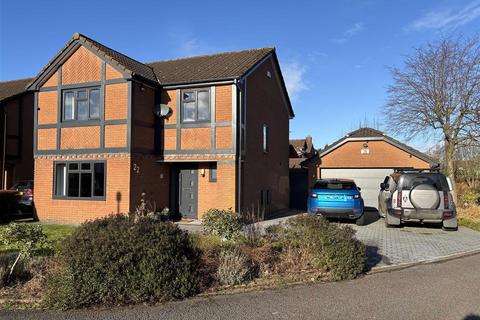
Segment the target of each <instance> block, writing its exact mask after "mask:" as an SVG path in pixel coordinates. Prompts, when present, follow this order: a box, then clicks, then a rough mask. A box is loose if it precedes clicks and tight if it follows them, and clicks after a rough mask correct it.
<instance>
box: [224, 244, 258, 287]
mask: <svg viewBox="0 0 480 320" xmlns="http://www.w3.org/2000/svg"><path fill="white" fill-rule="evenodd" d="M217 278H218V282H219V283H220V284H222V285H229V286H230V285H236V284H241V283H243V282H245V281H248V280H250V279H252V278H253V268H252V266H251V264H250V261H249V260H248V258H247V256H246V255H245V254H244V253H243V252H242V251H241V250H240V249H239V248H238V247H225V248H224V249H223V250H222V251H221V252H220V262H219V266H218V270H217Z"/></svg>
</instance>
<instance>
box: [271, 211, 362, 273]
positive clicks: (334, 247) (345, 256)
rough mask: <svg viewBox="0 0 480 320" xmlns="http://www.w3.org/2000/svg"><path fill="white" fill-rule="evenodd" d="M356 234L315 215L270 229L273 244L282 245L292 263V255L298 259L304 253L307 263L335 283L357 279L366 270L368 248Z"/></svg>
mask: <svg viewBox="0 0 480 320" xmlns="http://www.w3.org/2000/svg"><path fill="white" fill-rule="evenodd" d="M354 235H355V231H354V230H353V229H352V228H350V227H349V226H338V225H336V224H332V223H329V222H328V221H327V220H325V219H324V218H317V217H314V216H312V215H306V216H300V217H296V218H292V219H289V220H288V221H287V222H286V224H285V226H279V227H275V228H270V229H269V230H267V236H268V237H269V238H270V239H271V241H272V243H274V245H277V246H278V245H280V246H281V247H282V248H283V249H282V250H283V252H284V253H286V255H287V258H288V259H290V260H292V257H291V253H292V252H293V253H295V256H297V257H298V256H300V254H301V255H302V256H303V258H304V260H306V261H305V264H311V265H313V266H315V267H316V268H319V269H321V270H324V271H326V272H329V273H330V274H331V275H332V278H333V279H334V280H343V279H353V278H355V277H356V276H357V275H359V274H360V273H362V272H363V270H364V267H365V246H364V245H363V244H362V243H361V242H360V241H358V240H356V239H355V238H354ZM289 255H290V256H289ZM292 261H293V260H292ZM295 263H299V261H298V260H296V262H295Z"/></svg>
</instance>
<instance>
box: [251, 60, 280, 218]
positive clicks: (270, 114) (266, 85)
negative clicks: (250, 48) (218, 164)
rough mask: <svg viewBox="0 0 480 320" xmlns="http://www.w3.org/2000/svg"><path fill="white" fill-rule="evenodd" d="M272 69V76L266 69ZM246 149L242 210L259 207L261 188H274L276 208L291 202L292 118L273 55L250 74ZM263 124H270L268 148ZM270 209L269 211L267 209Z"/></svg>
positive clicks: (273, 203) (273, 204)
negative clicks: (290, 127)
mask: <svg viewBox="0 0 480 320" xmlns="http://www.w3.org/2000/svg"><path fill="white" fill-rule="evenodd" d="M267 71H270V72H271V74H272V77H271V78H268V77H267V75H266V73H267ZM246 101H247V110H246V113H247V118H246V153H245V162H244V164H243V168H242V181H243V183H242V195H243V197H242V210H244V211H255V212H258V211H259V206H260V193H261V190H270V192H271V204H270V206H269V208H267V211H270V212H274V211H277V210H282V209H286V208H288V206H289V190H288V187H289V186H288V184H289V178H288V170H289V169H288V153H289V141H288V136H289V118H288V112H287V106H286V105H285V103H284V101H283V100H282V90H281V87H280V86H279V84H278V82H277V80H276V69H275V66H274V64H273V61H272V60H271V59H269V60H267V61H265V62H264V63H263V64H262V65H261V66H260V67H259V68H258V69H257V70H256V71H254V73H253V74H251V75H250V76H249V77H248V78H247V97H246ZM263 124H266V125H268V131H269V141H268V142H269V143H268V152H267V153H264V152H263V149H262V137H263V133H262V131H263ZM267 213H268V212H267Z"/></svg>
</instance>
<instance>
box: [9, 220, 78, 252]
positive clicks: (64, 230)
mask: <svg viewBox="0 0 480 320" xmlns="http://www.w3.org/2000/svg"><path fill="white" fill-rule="evenodd" d="M21 223H31V222H21ZM5 226H6V225H0V229H2V228H5ZM42 226H43V231H44V232H45V234H46V235H47V237H48V240H50V241H52V243H53V244H54V245H56V244H58V243H59V242H60V241H61V240H63V239H64V238H65V237H67V236H68V235H70V234H71V233H72V232H73V231H74V230H75V229H76V228H77V227H75V226H71V225H61V224H43V225H42ZM9 250H10V248H7V247H5V246H4V245H2V244H0V252H2V251H9Z"/></svg>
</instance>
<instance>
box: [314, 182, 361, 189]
mask: <svg viewBox="0 0 480 320" xmlns="http://www.w3.org/2000/svg"><path fill="white" fill-rule="evenodd" d="M313 188H314V189H323V190H355V189H356V188H357V186H356V185H355V183H354V182H351V181H317V183H315V186H314V187H313Z"/></svg>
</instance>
